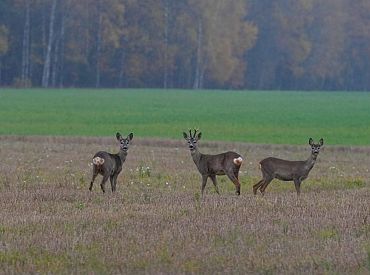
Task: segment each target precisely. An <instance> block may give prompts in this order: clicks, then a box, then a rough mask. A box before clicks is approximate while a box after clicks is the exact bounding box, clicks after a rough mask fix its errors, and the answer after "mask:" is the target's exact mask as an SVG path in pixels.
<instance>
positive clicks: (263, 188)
mask: <svg viewBox="0 0 370 275" xmlns="http://www.w3.org/2000/svg"><path fill="white" fill-rule="evenodd" d="M272 180H273V178H271V177H270V178H267V179H265V181H264V183H263V184H262V185H261V187H260V188H259V189H260V192H261V194H262V196H263V195H265V190H266V188H267V185H269V184H270V182H271V181H272Z"/></svg>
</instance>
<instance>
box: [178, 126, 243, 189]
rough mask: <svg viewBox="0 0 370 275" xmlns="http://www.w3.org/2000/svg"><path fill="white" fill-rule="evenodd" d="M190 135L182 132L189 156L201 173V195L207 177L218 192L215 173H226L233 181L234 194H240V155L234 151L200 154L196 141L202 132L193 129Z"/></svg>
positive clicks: (241, 159) (241, 160)
mask: <svg viewBox="0 0 370 275" xmlns="http://www.w3.org/2000/svg"><path fill="white" fill-rule="evenodd" d="M189 134H190V136H188V135H187V133H185V132H183V136H184V138H185V139H186V141H187V142H188V145H189V149H190V153H191V156H192V158H193V161H194V163H195V165H196V166H197V168H198V171H199V173H200V174H201V175H202V196H203V193H204V188H205V187H206V184H207V179H208V178H211V180H212V182H213V185H214V187H215V190H216V192H217V194H220V192H219V190H218V187H217V179H216V175H227V176H228V177H229V179H230V180H231V181H232V182H233V183H234V185H235V188H236V194H238V195H240V182H239V177H238V176H239V169H240V166H241V164H242V162H243V158H242V157H241V155H239V154H238V153H235V152H226V153H222V154H218V155H206V154H202V153H200V152H199V150H198V146H197V142H198V141H199V140H200V138H201V136H202V133H198V135H197V130H194V134H192V133H191V130H189Z"/></svg>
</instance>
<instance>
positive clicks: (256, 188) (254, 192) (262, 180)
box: [253, 178, 265, 195]
mask: <svg viewBox="0 0 370 275" xmlns="http://www.w3.org/2000/svg"><path fill="white" fill-rule="evenodd" d="M264 182H265V179H264V178H263V179H261V180H260V181H259V182H257V183H256V184H255V185H253V194H255V195H257V190H258V188H260V187H261V185H263V183H264Z"/></svg>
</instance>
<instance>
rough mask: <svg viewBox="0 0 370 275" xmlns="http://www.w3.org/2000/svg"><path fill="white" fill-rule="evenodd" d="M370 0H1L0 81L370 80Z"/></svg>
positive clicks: (287, 85) (357, 84)
mask: <svg viewBox="0 0 370 275" xmlns="http://www.w3.org/2000/svg"><path fill="white" fill-rule="evenodd" d="M369 14H370V1H368V0H325V1H320V0H276V1H271V0H182V1H174V0H140V1H135V0H1V1H0V86H2V87H44V88H53V87H55V88H60V87H65V88H68V87H81V88H84V87H94V88H100V87H110V88H138V87H140V88H164V89H166V88H179V89H184V88H185V89H250V90H320V91H321V90H346V91H368V90H370V17H369Z"/></svg>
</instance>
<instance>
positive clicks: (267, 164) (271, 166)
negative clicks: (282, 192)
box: [253, 138, 324, 196]
mask: <svg viewBox="0 0 370 275" xmlns="http://www.w3.org/2000/svg"><path fill="white" fill-rule="evenodd" d="M308 144H309V145H310V146H311V155H310V157H309V158H308V159H307V160H305V161H289V160H283V159H278V158H273V157H269V158H265V159H264V160H261V161H260V169H261V171H262V179H261V180H260V181H259V182H258V183H256V184H255V185H253V193H254V194H255V195H256V194H257V190H258V189H259V190H260V192H261V193H262V195H264V193H265V189H266V187H267V185H269V183H270V182H271V181H272V180H273V179H274V178H276V179H279V180H283V181H294V185H295V189H296V191H297V195H298V196H299V194H300V192H301V190H300V189H301V182H302V181H303V180H305V179H306V178H307V177H308V174H309V173H310V171H311V169H312V167H313V166H314V164H315V162H316V158H317V156H318V154H319V152H320V147H321V146H322V145H323V144H324V140H323V139H320V141H319V143H318V144H315V143H314V142H313V139H312V138H310V139H309V141H308Z"/></svg>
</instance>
